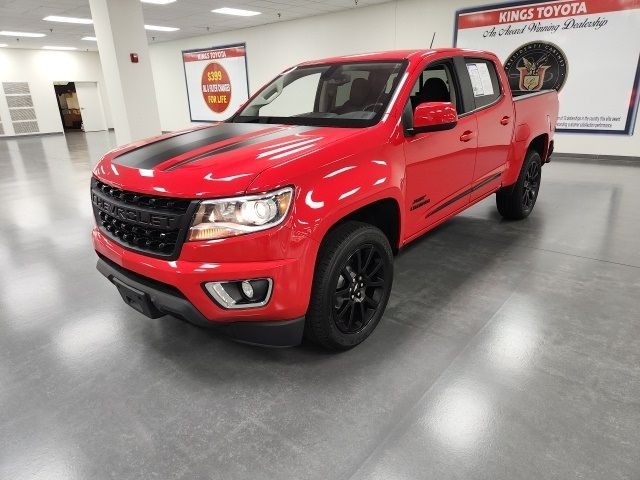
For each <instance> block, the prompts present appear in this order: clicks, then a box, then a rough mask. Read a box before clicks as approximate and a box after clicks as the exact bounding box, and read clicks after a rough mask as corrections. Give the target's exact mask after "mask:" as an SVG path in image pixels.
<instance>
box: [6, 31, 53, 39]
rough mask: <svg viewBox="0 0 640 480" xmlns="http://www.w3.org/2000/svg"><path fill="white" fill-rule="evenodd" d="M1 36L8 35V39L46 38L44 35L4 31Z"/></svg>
mask: <svg viewBox="0 0 640 480" xmlns="http://www.w3.org/2000/svg"><path fill="white" fill-rule="evenodd" d="M0 35H6V36H7V37H46V35H45V34H44V33H30V32H11V31H7V30H2V31H1V32H0Z"/></svg>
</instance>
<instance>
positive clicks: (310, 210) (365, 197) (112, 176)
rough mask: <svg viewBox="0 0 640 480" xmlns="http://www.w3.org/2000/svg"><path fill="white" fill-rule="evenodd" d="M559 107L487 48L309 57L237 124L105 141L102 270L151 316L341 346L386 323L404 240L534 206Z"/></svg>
mask: <svg viewBox="0 0 640 480" xmlns="http://www.w3.org/2000/svg"><path fill="white" fill-rule="evenodd" d="M529 73H530V72H529ZM534 73H535V72H534ZM529 83H530V84H536V83H537V82H529ZM557 115H558V96H557V93H556V92H555V91H553V90H552V91H532V92H515V93H512V92H511V90H510V87H509V82H508V78H507V75H506V73H505V70H504V68H503V67H502V65H501V64H500V62H499V60H498V58H497V57H496V56H495V55H494V54H492V53H487V52H483V51H474V50H463V49H435V50H410V51H409V50H406V51H390V52H383V53H375V54H367V55H354V56H345V57H339V58H331V59H326V60H321V61H315V62H308V63H303V64H300V65H297V66H295V67H293V68H291V69H288V70H286V71H284V72H283V73H281V74H280V75H278V76H277V77H276V78H275V79H274V80H273V81H271V82H270V83H269V84H267V85H266V86H265V87H264V88H262V89H261V90H259V91H258V92H257V93H256V94H255V95H254V96H253V97H252V98H250V99H249V100H248V101H247V102H246V103H245V104H244V105H243V106H242V107H241V108H240V109H239V111H238V112H236V113H235V114H234V115H233V116H232V117H231V118H230V119H229V120H228V121H225V122H221V123H216V124H207V125H203V126H199V127H195V128H190V129H188V130H185V131H178V132H173V133H169V134H166V135H162V136H159V137H155V138H151V139H147V140H145V141H140V142H137V143H133V144H130V145H127V146H124V147H121V148H117V149H115V150H113V151H111V152H109V153H107V154H106V155H105V156H104V157H103V158H102V159H101V160H100V161H99V163H98V164H97V165H96V167H95V169H94V171H93V177H92V180H91V199H92V205H93V211H94V214H95V220H96V226H95V228H94V229H93V244H94V247H95V250H96V252H97V253H98V256H99V260H98V265H97V268H98V270H99V271H100V272H101V273H102V274H103V275H104V276H106V277H107V278H108V279H109V280H110V281H111V282H112V283H113V284H114V285H115V286H116V287H117V289H118V290H119V293H120V295H121V296H122V298H123V299H124V301H125V302H126V303H127V304H129V305H130V306H131V307H133V308H134V309H136V310H138V311H139V312H142V313H143V314H145V315H147V316H149V317H152V318H156V317H160V316H163V315H166V314H170V315H172V316H175V317H178V318H181V319H184V320H187V321H189V322H192V323H195V324H200V325H208V326H217V327H219V328H221V329H222V330H224V331H225V332H226V333H227V334H228V335H230V336H231V337H233V338H235V339H237V340H240V341H244V342H248V343H253V344H260V345H271V346H292V345H296V344H299V343H300V342H301V340H302V338H303V336H305V337H307V338H309V339H311V340H312V341H314V342H316V343H317V344H319V345H321V346H323V347H325V348H328V349H334V350H344V349H348V348H351V347H353V346H355V345H357V344H359V343H360V342H362V341H363V340H364V339H365V338H367V337H368V336H369V335H370V334H371V332H372V331H373V330H374V329H375V327H376V325H377V324H378V322H379V321H380V319H381V317H382V315H383V313H384V310H385V307H386V304H387V301H388V299H389V294H390V292H391V284H392V280H393V257H394V254H395V253H397V252H398V251H399V250H400V249H401V248H402V247H403V246H404V245H406V244H407V243H409V242H411V241H412V240H414V239H416V238H418V237H419V236H420V235H422V234H424V233H425V232H427V231H429V230H430V229H432V228H434V227H435V226H436V225H438V224H440V223H442V222H444V221H445V220H447V219H448V218H450V217H451V216H453V215H455V214H457V213H458V212H460V211H462V210H464V209H466V208H468V207H469V206H471V205H473V204H475V203H477V202H479V201H480V200H482V199H484V198H486V197H487V196H489V195H492V194H496V203H497V208H498V211H499V212H500V214H501V215H502V216H503V217H504V218H507V219H523V218H525V217H527V216H528V215H529V214H530V213H531V211H532V209H533V207H534V205H535V202H536V198H537V195H538V189H539V188H540V179H541V168H542V166H543V165H544V164H545V163H546V162H548V161H549V156H550V155H551V152H552V150H553V135H554V130H555V124H556V120H557Z"/></svg>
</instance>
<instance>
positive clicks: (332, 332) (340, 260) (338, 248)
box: [305, 221, 393, 350]
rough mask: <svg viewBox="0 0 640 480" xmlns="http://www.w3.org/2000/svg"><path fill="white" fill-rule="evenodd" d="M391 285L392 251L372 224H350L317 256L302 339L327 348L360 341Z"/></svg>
mask: <svg viewBox="0 0 640 480" xmlns="http://www.w3.org/2000/svg"><path fill="white" fill-rule="evenodd" d="M392 282H393V253H392V251H391V246H390V245H389V241H388V240H387V237H386V236H385V235H384V233H382V231H381V230H380V229H378V228H376V227H374V226H372V225H369V224H366V223H361V222H354V221H348V222H345V223H343V224H341V225H339V226H338V227H336V228H335V229H334V230H332V231H331V232H329V234H327V237H326V238H325V240H324V241H323V242H322V246H321V248H320V252H319V253H318V262H317V265H316V271H315V275H314V280H313V287H312V292H311V300H310V303H309V310H308V311H307V320H306V325H305V336H306V337H307V338H309V339H310V340H311V341H313V342H314V343H316V344H318V345H320V346H322V347H324V348H327V349H331V350H347V349H349V348H352V347H355V346H356V345H358V344H359V343H361V342H362V341H364V340H365V339H366V338H367V337H368V336H369V335H370V334H371V332H372V331H373V330H374V329H375V328H376V325H377V324H378V322H379V321H380V319H381V318H382V314H383V313H384V310H385V308H386V306H387V301H388V300H389V295H390V293H391V285H392Z"/></svg>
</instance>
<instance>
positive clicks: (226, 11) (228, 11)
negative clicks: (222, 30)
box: [211, 7, 261, 17]
mask: <svg viewBox="0 0 640 480" xmlns="http://www.w3.org/2000/svg"><path fill="white" fill-rule="evenodd" d="M211 11H212V12H213V13H222V14H223V15H238V16H239V17H253V16H254V15H260V13H261V12H254V11H252V10H242V9H241V8H229V7H223V8H216V9H215V10H211Z"/></svg>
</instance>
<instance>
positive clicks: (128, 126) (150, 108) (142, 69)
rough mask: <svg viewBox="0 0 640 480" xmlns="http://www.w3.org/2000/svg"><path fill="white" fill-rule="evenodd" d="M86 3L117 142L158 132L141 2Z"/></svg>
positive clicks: (104, 0) (106, 0) (110, 0)
mask: <svg viewBox="0 0 640 480" xmlns="http://www.w3.org/2000/svg"><path fill="white" fill-rule="evenodd" d="M89 5H90V6H91V16H92V18H93V25H94V29H95V33H96V38H97V40H98V52H99V54H100V63H101V64H102V71H103V74H104V79H105V84H106V85H105V86H106V91H107V96H108V97H109V104H110V106H111V115H112V117H113V124H114V128H115V132H116V141H117V142H118V145H122V144H124V143H129V142H132V141H135V140H140V139H142V138H146V137H150V136H153V135H158V134H160V133H161V128H160V115H159V114H158V104H157V100H156V93H155V88H154V85H153V74H152V72H151V63H150V61H149V46H148V45H147V35H146V32H145V29H144V19H143V16H142V4H141V3H140V2H138V1H131V0H89ZM132 53H133V54H136V55H137V58H138V63H133V62H132V60H131V58H130V54H132Z"/></svg>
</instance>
